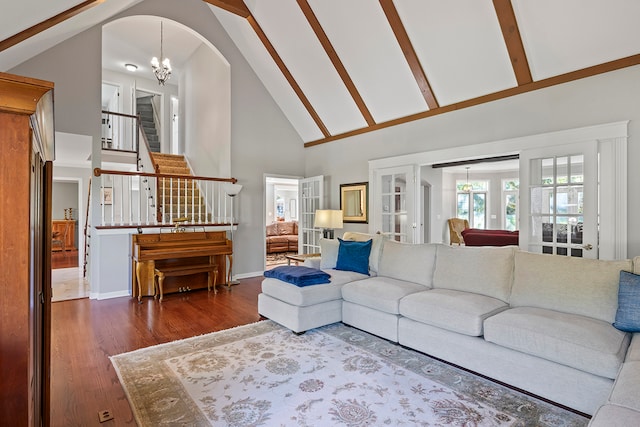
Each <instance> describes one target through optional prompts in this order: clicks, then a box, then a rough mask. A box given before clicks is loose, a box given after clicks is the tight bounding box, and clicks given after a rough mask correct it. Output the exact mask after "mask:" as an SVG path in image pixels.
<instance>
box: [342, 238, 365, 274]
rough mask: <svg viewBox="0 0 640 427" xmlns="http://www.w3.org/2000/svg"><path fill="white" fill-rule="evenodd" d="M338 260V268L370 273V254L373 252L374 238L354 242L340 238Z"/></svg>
mask: <svg viewBox="0 0 640 427" xmlns="http://www.w3.org/2000/svg"><path fill="white" fill-rule="evenodd" d="M338 241H339V242H340V247H339V248H338V260H337V262H336V270H343V271H355V272H356V273H362V274H366V275H367V276H368V275H369V254H370V253H371V245H372V240H371V239H369V240H367V241H366V242H352V241H350V240H342V239H340V238H338Z"/></svg>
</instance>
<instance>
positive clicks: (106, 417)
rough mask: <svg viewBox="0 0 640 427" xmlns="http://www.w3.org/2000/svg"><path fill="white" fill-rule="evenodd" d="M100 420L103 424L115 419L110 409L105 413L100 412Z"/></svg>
mask: <svg viewBox="0 0 640 427" xmlns="http://www.w3.org/2000/svg"><path fill="white" fill-rule="evenodd" d="M98 419H99V420H100V422H101V423H103V422H105V421H109V420H112V419H113V415H112V414H111V411H110V410H109V409H105V410H104V411H98Z"/></svg>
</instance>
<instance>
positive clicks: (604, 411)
mask: <svg viewBox="0 0 640 427" xmlns="http://www.w3.org/2000/svg"><path fill="white" fill-rule="evenodd" d="M638 425H640V412H638V411H635V410H633V409H629V408H625V407H623V406H618V405H611V404H607V405H602V406H601V407H600V408H599V409H598V410H597V411H596V413H595V414H593V418H592V419H591V422H590V423H589V427H629V426H638Z"/></svg>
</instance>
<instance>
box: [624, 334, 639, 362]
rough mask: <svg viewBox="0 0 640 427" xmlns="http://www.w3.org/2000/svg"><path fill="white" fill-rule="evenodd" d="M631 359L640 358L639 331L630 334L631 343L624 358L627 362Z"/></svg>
mask: <svg viewBox="0 0 640 427" xmlns="http://www.w3.org/2000/svg"><path fill="white" fill-rule="evenodd" d="M631 360H640V333H637V332H636V333H634V334H632V335H631V344H629V350H627V357H626V358H625V361H627V362H628V361H631Z"/></svg>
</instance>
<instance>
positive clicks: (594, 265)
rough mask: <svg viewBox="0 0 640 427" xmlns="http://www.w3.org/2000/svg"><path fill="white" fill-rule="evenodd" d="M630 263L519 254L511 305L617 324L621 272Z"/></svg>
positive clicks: (629, 267) (626, 261)
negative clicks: (554, 311) (543, 309)
mask: <svg viewBox="0 0 640 427" xmlns="http://www.w3.org/2000/svg"><path fill="white" fill-rule="evenodd" d="M631 269H632V265H631V261H630V260H624V261H603V260H597V259H585V258H570V257H565V256H558V255H546V254H534V253H530V252H517V253H516V256H515V276H514V280H513V289H512V290H511V299H510V300H509V304H510V305H511V306H515V307H522V306H527V307H540V308H547V309H549V310H556V311H563V312H565V313H572V314H579V315H581V316H588V317H593V318H595V319H600V320H603V321H605V322H607V323H613V322H614V321H615V318H616V310H617V308H618V281H619V278H620V270H626V271H631Z"/></svg>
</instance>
